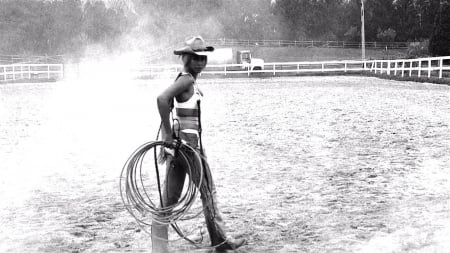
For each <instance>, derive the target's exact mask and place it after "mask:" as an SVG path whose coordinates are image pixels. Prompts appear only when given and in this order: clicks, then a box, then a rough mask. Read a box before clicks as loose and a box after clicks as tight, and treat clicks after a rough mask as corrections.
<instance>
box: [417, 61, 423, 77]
mask: <svg viewBox="0 0 450 253" xmlns="http://www.w3.org/2000/svg"><path fill="white" fill-rule="evenodd" d="M418 64H419V66H418V68H419V70H417V76H418V77H420V75H421V74H422V60H420V59H419V62H418Z"/></svg>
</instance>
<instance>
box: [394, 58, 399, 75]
mask: <svg viewBox="0 0 450 253" xmlns="http://www.w3.org/2000/svg"><path fill="white" fill-rule="evenodd" d="M397 63H398V62H397V61H395V64H394V76H396V75H397V66H398V64H397Z"/></svg>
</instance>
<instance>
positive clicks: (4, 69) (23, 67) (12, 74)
mask: <svg viewBox="0 0 450 253" xmlns="http://www.w3.org/2000/svg"><path fill="white" fill-rule="evenodd" d="M62 78H64V65H63V64H8V65H0V81H6V82H9V81H20V80H59V79H62Z"/></svg>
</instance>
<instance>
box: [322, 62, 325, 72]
mask: <svg viewBox="0 0 450 253" xmlns="http://www.w3.org/2000/svg"><path fill="white" fill-rule="evenodd" d="M324 69H325V66H324V64H323V63H322V72H323V71H324Z"/></svg>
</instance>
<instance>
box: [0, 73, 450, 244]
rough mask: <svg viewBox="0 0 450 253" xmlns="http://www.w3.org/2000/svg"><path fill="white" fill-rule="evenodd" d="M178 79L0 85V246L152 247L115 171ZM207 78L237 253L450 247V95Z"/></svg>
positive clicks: (224, 202)
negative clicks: (243, 241) (241, 241)
mask: <svg viewBox="0 0 450 253" xmlns="http://www.w3.org/2000/svg"><path fill="white" fill-rule="evenodd" d="M169 83H170V80H147V81H127V80H101V79H97V80H90V81H87V80H78V81H67V82H58V83H39V84H0V154H1V156H0V164H1V167H0V201H1V203H2V208H1V209H0V222H1V223H0V224H1V226H0V252H150V248H151V242H150V239H149V235H148V234H146V233H145V232H144V231H143V230H141V229H140V228H139V227H138V226H137V224H136V222H135V221H134V220H133V218H132V217H131V216H130V215H129V214H128V213H127V212H126V210H125V208H124V206H123V204H122V202H121V199H120V195H119V176H120V171H121V169H122V166H123V164H124V163H125V161H126V159H127V158H128V156H129V155H130V154H131V152H132V151H134V149H135V148H137V147H138V146H139V145H140V144H142V143H144V142H146V141H150V140H153V139H154V138H155V135H156V131H157V128H158V126H159V117H158V114H157V111H156V100H155V98H156V95H157V94H158V93H159V92H160V91H161V90H162V89H163V88H164V87H165V86H166V85H168V84H169ZM199 84H200V87H201V88H202V90H203V91H204V93H205V100H204V101H203V125H204V127H203V128H204V145H205V147H206V150H207V153H208V157H209V162H210V164H211V167H212V170H213V175H214V179H215V181H216V185H217V190H218V195H219V201H220V203H219V207H220V208H221V211H222V212H223V214H224V218H225V219H226V221H227V227H228V231H229V234H230V235H234V236H238V237H239V236H244V237H246V238H247V239H248V241H249V244H248V245H247V246H245V247H243V248H242V250H240V252H448V249H450V240H448V238H450V170H449V168H450V126H449V124H450V87H448V86H442V85H434V84H419V83H409V82H396V81H389V80H381V79H377V78H368V77H289V78H287V77H286V78H265V79H257V78H255V79H252V78H250V79H247V78H244V79H208V80H206V79H204V80H200V81H199ZM200 221H201V219H199V220H198V222H197V223H196V224H197V225H199V224H200ZM181 225H182V226H184V227H186V228H189V227H192V226H195V225H193V223H192V224H191V223H185V224H181ZM200 225H201V224H200ZM172 237H173V238H175V236H174V235H173V233H172ZM205 245H206V241H205ZM171 247H172V249H173V250H174V251H176V252H186V251H188V252H189V251H192V252H200V251H199V250H195V248H194V247H192V246H191V245H189V244H188V243H187V242H184V241H177V242H173V243H171ZM202 252H203V251H202Z"/></svg>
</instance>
